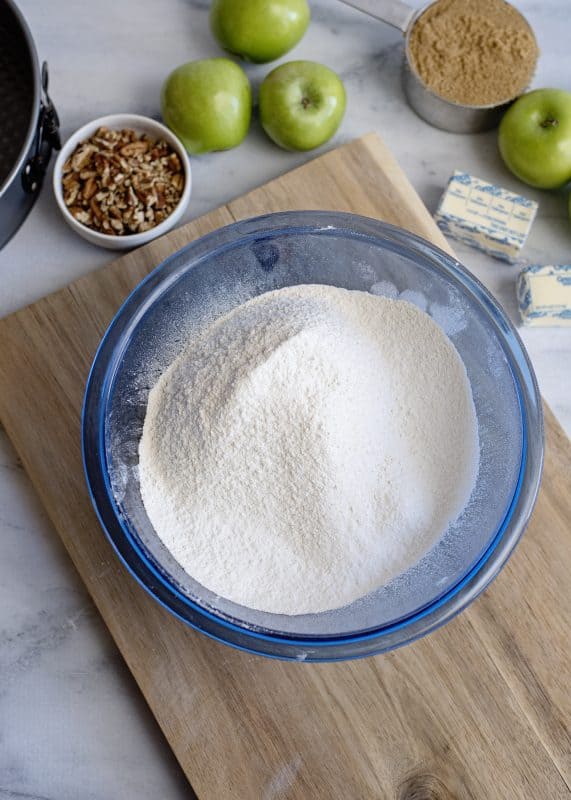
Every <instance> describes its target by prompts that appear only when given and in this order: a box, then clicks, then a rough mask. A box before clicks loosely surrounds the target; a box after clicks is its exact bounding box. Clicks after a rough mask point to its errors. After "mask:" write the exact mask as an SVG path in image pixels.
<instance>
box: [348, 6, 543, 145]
mask: <svg viewBox="0 0 571 800" xmlns="http://www.w3.org/2000/svg"><path fill="white" fill-rule="evenodd" d="M341 2H342V3H345V5H348V6H352V7H353V8H356V9H358V10H359V11H363V12H364V13H365V14H368V15H369V16H371V17H374V18H375V19H378V20H381V22H386V23H387V24H388V25H392V27H393V28H398V30H399V31H401V33H403V34H404V63H403V88H404V93H405V95H406V98H407V100H408V102H409V104H410V106H411V108H412V109H414V111H416V113H417V114H418V116H419V117H422V119H424V120H426V122H429V123H430V124H431V125H434V126H435V127H436V128H441V129H442V130H445V131H452V132H453V133H479V132H480V131H487V130H490V128H495V127H496V125H498V123H499V121H500V119H501V117H502V114H503V113H504V111H505V110H506V108H507V107H508V105H509V104H510V102H511V101H512V100H514V99H515V98H510V99H509V100H508V101H506V102H504V103H501V104H500V105H487V106H469V105H462V103H454V102H452V101H450V100H445V99H444V98H443V97H440V96H439V95H437V94H435V93H434V92H433V91H432V90H431V89H429V88H428V86H426V84H425V83H424V82H423V81H422V80H421V78H420V76H419V74H418V73H417V71H416V69H415V68H414V65H413V63H412V58H411V56H410V35H411V32H412V29H413V27H414V25H415V24H416V22H417V21H418V19H419V18H420V17H421V16H422V15H423V14H424V12H425V11H426V10H427V9H428V8H429V7H430V6H432V5H434V3H435V2H438V0H432V2H430V3H427V4H426V5H424V6H422V8H420V9H415V8H411V7H410V6H409V5H407V4H406V3H403V2H402V0H341ZM519 13H520V12H519V11H518V14H519ZM520 16H521V17H522V18H523V19H524V21H525V22H526V24H527V26H528V27H529V29H530V31H531V26H530V25H529V23H528V22H527V20H525V17H523V14H521V15H520Z"/></svg>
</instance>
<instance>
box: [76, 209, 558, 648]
mask: <svg viewBox="0 0 571 800" xmlns="http://www.w3.org/2000/svg"><path fill="white" fill-rule="evenodd" d="M342 223H344V224H342ZM359 226H360V227H361V230H358V228H359ZM367 226H368V227H369V228H370V227H371V226H372V227H373V228H376V229H377V230H376V234H377V238H378V236H379V234H380V235H384V237H385V238H388V239H392V240H393V241H394V240H396V241H397V243H398V244H399V245H400V246H401V247H405V248H407V249H409V251H410V253H411V255H413V254H414V249H415V246H416V248H420V249H421V250H422V251H425V252H424V253H423V255H424V257H425V259H426V258H427V257H428V256H432V257H433V258H434V259H436V260H437V261H438V262H439V266H440V268H441V269H442V268H445V269H446V270H448V271H449V272H450V273H451V274H452V276H453V277H454V278H455V279H456V281H457V282H459V283H460V284H461V285H462V287H463V288H464V289H465V290H467V291H468V292H469V294H471V296H472V297H474V298H475V299H476V300H478V301H479V303H480V305H481V306H482V308H483V310H484V311H486V312H487V314H488V316H489V318H491V321H492V322H493V323H494V326H495V328H496V329H497V333H498V339H499V341H500V343H501V345H502V348H503V349H504V352H505V353H506V356H507V358H508V362H509V365H510V370H511V372H512V377H513V380H514V385H515V388H516V394H517V398H518V403H519V408H520V415H521V424H522V453H521V465H520V471H519V475H518V479H517V482H516V487H515V490H514V494H513V497H512V500H511V502H510V505H509V507H508V509H507V511H506V514H505V517H504V520H503V521H502V523H501V525H500V526H499V528H498V530H497V532H496V534H495V535H494V537H493V539H492V540H491V541H490V543H489V545H488V547H487V548H486V550H485V551H484V553H483V554H482V555H481V556H480V558H478V559H477V560H476V561H475V563H473V564H472V565H471V566H470V567H469V568H468V570H467V572H466V573H465V575H464V576H463V577H462V578H461V579H460V580H459V581H457V582H456V584H454V586H452V587H450V588H449V589H448V590H446V591H445V592H443V593H442V594H441V595H439V596H437V597H436V598H435V599H434V600H433V601H431V602H429V603H428V604H425V605H424V606H423V607H421V608H419V609H416V610H415V611H414V612H411V613H410V614H408V615H407V616H406V617H404V618H402V619H399V620H396V621H392V622H391V623H389V624H387V625H383V626H380V627H377V628H372V629H367V630H366V631H358V632H355V633H349V634H342V635H338V636H327V635H325V636H320V637H317V636H308V635H307V636H306V635H298V636H297V637H294V636H292V635H289V634H286V633H280V632H277V631H275V632H274V631H268V630H264V629H255V628H251V627H245V626H244V625H240V624H237V623H236V622H233V621H231V620H229V619H228V618H227V617H223V616H219V615H218V614H216V613H214V612H213V611H211V610H210V609H207V608H205V607H203V606H201V605H199V604H198V603H196V602H194V601H193V600H191V599H190V598H189V597H187V596H186V595H185V594H183V593H182V592H180V591H179V590H178V589H177V587H176V586H174V585H173V584H172V583H171V582H170V581H169V580H168V579H166V578H165V576H164V573H162V572H160V571H158V570H157V568H156V567H155V565H154V564H153V562H152V560H151V559H149V557H148V556H147V554H146V553H145V552H144V550H143V549H142V548H141V546H140V544H139V543H138V542H137V541H136V540H135V539H134V538H133V536H132V534H131V531H130V530H129V529H128V528H127V526H126V525H124V523H123V521H122V519H121V515H120V514H119V513H117V507H116V504H115V501H114V497H113V491H112V488H111V484H110V482H109V476H108V471H107V464H106V452H105V441H104V437H105V412H106V403H105V402H103V401H104V400H105V398H107V396H108V394H109V393H108V391H107V389H108V386H109V384H110V383H112V380H113V378H114V375H115V371H114V370H112V369H111V367H112V366H113V365H114V364H115V359H114V357H113V356H114V354H115V351H116V347H117V345H118V344H120V343H122V341H123V335H122V334H123V331H120V334H121V335H120V337H119V339H118V341H117V342H116V343H115V347H114V349H113V351H112V352H111V354H110V357H109V360H108V362H107V363H106V365H105V368H104V369H105V371H104V373H103V378H102V380H101V381H100V383H101V388H100V390H99V393H98V397H97V402H96V409H97V423H98V424H97V446H96V448H95V449H96V452H97V454H98V459H97V464H96V465H95V466H96V468H98V470H99V477H100V478H101V479H102V481H103V484H104V487H105V496H104V498H103V500H104V502H106V504H107V506H108V508H107V511H108V512H109V511H110V512H111V522H112V523H113V525H112V529H111V530H110V526H109V524H108V523H106V521H105V519H104V517H103V514H102V509H101V508H100V505H99V502H100V501H99V499H98V498H97V497H96V496H95V492H94V490H93V486H92V474H91V467H92V465H91V463H90V460H89V453H88V450H89V447H90V440H89V432H88V425H87V415H88V411H89V408H88V407H89V405H90V401H91V399H92V395H93V391H94V389H93V385H94V380H95V373H96V370H97V367H98V366H99V359H100V358H101V356H102V354H103V351H104V349H105V347H106V345H107V343H108V341H109V339H110V338H111V335H112V334H113V333H114V332H115V329H116V328H117V327H118V326H119V325H120V324H121V323H123V322H124V320H123V316H124V314H125V311H126V310H127V308H128V307H129V306H131V305H133V309H132V312H131V314H130V315H129V316H128V317H126V321H125V324H124V327H126V326H127V324H128V322H129V320H130V319H132V317H133V316H134V315H136V314H137V312H138V310H139V309H140V308H141V306H142V305H143V303H144V300H145V299H146V295H145V292H144V290H145V288H146V287H147V286H148V284H149V283H151V282H152V281H153V280H154V279H155V278H156V277H157V274H158V273H159V272H161V271H166V270H167V269H168V267H169V266H170V264H171V263H172V262H173V261H174V260H176V259H178V258H180V256H181V255H182V254H183V253H184V254H189V253H191V252H192V250H193V249H199V247H202V248H204V246H205V245H206V244H208V243H209V242H210V241H212V242H213V249H216V250H221V249H226V248H227V247H229V246H232V245H233V244H234V243H235V242H236V241H237V240H238V239H243V240H244V239H245V238H248V239H249V238H260V237H262V238H263V237H264V236H266V237H267V236H271V235H275V233H276V232H278V231H279V232H280V233H281V234H288V235H291V234H309V233H320V234H338V233H339V232H343V231H345V232H346V233H348V234H349V235H350V236H351V237H355V236H359V237H361V238H365V239H366V238H371V239H373V238H375V234H374V233H372V232H371V231H368V232H364V231H363V227H367ZM244 228H247V231H244ZM233 234H235V235H234V236H233ZM221 237H222V238H226V239H227V241H225V242H224V243H223V244H221V243H220V239H221ZM426 251H428V253H426ZM204 257H205V254H204V253H203V254H202V256H201V258H200V260H202V259H203V258H204ZM194 266H195V265H194V264H193V265H190V266H183V267H180V268H179V269H178V270H176V271H175V272H173V273H172V275H170V276H168V277H170V278H171V280H172V281H173V282H174V281H175V276H177V277H176V279H178V277H180V275H181V274H182V273H186V272H187V271H188V270H189V269H193V268H194ZM166 277H167V276H166V275H165V278H166ZM159 285H161V284H157V286H156V287H155V290H158V288H159ZM139 295H140V299H139ZM135 300H138V302H137V303H135V302H134V301H135ZM146 310H148V309H146ZM145 313H146V312H145ZM514 348H515V351H514ZM514 361H515V365H516V366H517V367H518V369H519V370H520V371H521V372H522V373H523V375H524V377H525V379H526V381H525V382H526V383H527V384H528V386H529V387H531V390H532V392H531V394H530V393H529V392H528V393H527V394H526V393H525V392H524V391H523V389H522V385H521V381H520V380H519V379H518V376H517V375H516V374H515V373H514V369H513V367H514V363H513V362H514ZM524 396H526V397H527V399H528V400H531V401H532V405H533V406H534V407H535V408H536V409H537V419H536V422H535V427H536V430H535V434H536V435H535V436H534V442H533V444H534V446H535V447H536V448H538V452H537V453H536V459H537V467H536V471H535V475H534V476H532V485H531V487H528V501H527V504H526V508H525V509H524V513H523V515H522V516H521V518H520V519H519V520H518V529H517V531H516V533H515V535H512V536H511V537H510V541H509V546H508V547H504V548H503V549H501V551H499V552H498V548H499V545H500V543H501V542H502V541H503V540H504V537H505V533H506V531H507V530H508V527H509V525H510V523H511V522H512V520H513V514H514V510H515V509H516V508H517V506H518V502H519V500H520V496H521V492H522V486H523V482H524V478H525V469H526V466H527V463H528V447H529V436H528V434H529V426H528V421H527V412H526V409H525V403H524ZM81 426H82V456H83V466H84V473H85V477H86V482H87V486H88V489H89V494H90V497H91V501H92V503H93V506H94V508H95V511H96V513H97V516H98V518H99V522H100V524H101V526H102V528H103V530H104V532H105V534H106V536H107V538H108V539H109V541H110V542H111V544H112V546H113V548H114V550H115V551H116V553H117V554H118V556H119V557H120V559H121V561H122V562H123V564H124V565H125V566H126V567H127V569H128V570H129V572H130V573H131V574H132V575H133V576H134V577H135V579H136V580H137V581H138V582H139V583H140V584H141V585H142V586H143V588H144V589H145V590H146V591H147V592H148V593H149V594H150V595H151V596H152V597H153V598H154V599H155V600H157V601H158V602H159V603H161V605H163V606H164V607H165V608H166V609H167V610H168V611H170V612H171V613H172V614H174V615H175V616H176V617H178V618H179V619H181V620H182V621H183V622H185V623H186V624H189V625H190V626H191V627H194V628H196V629H197V630H200V631H202V632H203V633H206V634H207V635H209V636H211V637H212V638H214V639H216V640H218V641H221V642H223V643H226V644H231V645H233V646H234V647H237V648H238V649H241V650H246V651H248V652H252V653H258V654H259V653H262V654H263V655H268V656H272V657H278V658H284V657H285V658H287V657H288V656H287V655H285V656H284V655H283V653H282V654H280V655H277V656H276V655H275V654H272V653H271V652H266V651H264V650H263V649H260V648H256V649H251V648H249V647H245V646H243V645H240V644H237V643H236V642H234V641H232V638H228V639H226V638H223V637H221V636H219V635H216V634H214V633H212V632H211V631H209V630H207V629H205V628H203V627H201V626H200V625H199V624H197V622H196V621H191V620H190V619H188V618H187V617H186V616H185V615H184V614H183V613H181V612H180V611H179V610H177V608H175V607H173V605H172V600H173V599H176V601H177V603H176V605H177V606H178V605H179V604H182V606H183V607H187V608H189V609H191V610H192V611H193V612H195V614H197V615H198V617H199V618H200V617H203V618H204V619H205V620H210V621H212V622H213V623H214V624H215V625H216V626H221V627H222V629H224V630H225V631H228V632H229V633H235V634H238V635H240V636H243V637H246V638H251V639H253V640H256V641H257V642H260V643H263V642H266V643H268V644H277V643H279V644H280V645H282V646H283V645H287V646H290V647H292V648H296V647H300V648H307V647H311V648H317V649H319V648H325V649H327V648H335V647H339V646H343V645H348V646H350V645H351V644H357V643H359V642H366V641H375V640H378V642H379V646H378V647H375V648H374V649H371V650H370V651H367V652H366V653H358V654H356V655H352V654H351V653H350V652H349V653H347V654H343V655H342V656H340V657H335V658H334V659H329V658H328V657H327V656H326V655H325V654H324V657H321V656H319V657H317V658H308V659H307V660H339V658H341V659H343V660H344V659H346V658H351V657H360V656H362V655H369V654H371V653H374V652H382V651H383V650H384V649H386V648H383V646H382V643H381V640H382V639H383V638H386V636H387V635H388V634H390V633H394V632H397V631H399V630H401V631H404V629H407V628H410V627H411V626H412V625H413V624H415V623H418V622H419V621H421V620H423V619H426V618H427V617H429V616H430V615H434V613H435V612H439V611H440V612H441V613H440V615H439V616H438V618H437V619H434V620H432V619H431V620H430V621H429V622H428V624H427V626H426V628H425V629H422V630H421V631H420V632H418V633H416V634H414V635H412V636H410V637H408V638H406V637H403V639H402V640H400V641H399V642H397V643H396V644H392V645H391V646H390V648H388V649H393V647H398V646H401V645H402V644H406V643H408V642H410V641H413V640H415V639H417V638H420V637H421V636H423V635H425V634H426V633H428V632H429V631H432V630H434V629H435V628H437V627H439V626H440V625H442V624H444V623H445V622H447V621H449V620H450V619H451V618H452V617H453V616H455V615H456V614H457V613H459V612H460V611H461V610H463V609H464V608H465V607H466V606H467V605H468V604H469V603H471V602H472V601H473V600H474V599H475V598H476V597H477V596H478V595H479V594H480V593H481V592H482V591H483V590H484V589H485V588H486V586H487V585H488V584H489V583H490V582H491V581H492V580H493V579H494V578H495V577H496V576H497V574H498V573H499V571H500V570H501V569H502V567H503V566H504V565H505V563H506V562H507V560H508V558H509V556H510V555H511V553H512V552H513V549H514V548H515V545H516V544H517V542H518V541H519V538H520V537H521V535H522V533H523V531H524V529H525V526H526V524H527V522H528V520H529V517H530V515H531V512H532V510H533V506H534V504H535V500H536V498H537V492H538V490H539V484H540V477H541V471H542V465H543V417H542V413H541V401H540V395H539V390H538V387H537V382H536V379H535V375H534V373H533V369H532V367H531V364H530V362H529V358H528V356H527V353H526V351H525V348H524V347H523V344H522V342H521V340H520V338H519V336H518V334H517V332H516V330H515V328H514V327H513V325H512V324H511V322H510V321H509V319H508V318H507V317H506V315H505V314H504V312H503V310H502V309H501V307H500V306H499V304H498V303H497V302H496V301H495V300H494V298H493V297H492V296H491V295H490V293H489V292H488V291H487V290H486V289H485V287H484V286H483V285H482V284H481V283H480V281H478V279H477V278H476V277H475V276H473V275H472V274H471V273H470V272H469V271H468V270H467V269H466V268H465V267H462V265H461V264H460V263H459V262H458V261H457V260H456V259H455V258H453V257H452V256H451V255H449V254H448V253H446V252H445V251H443V250H441V249H440V248H438V247H437V246H435V245H434V244H432V243H431V242H428V241H427V240H425V239H423V238H422V237H420V236H417V235H416V234H412V233H410V232H408V231H406V230H404V229H402V228H399V227H397V226H394V225H390V224H389V223H386V222H381V221H379V220H376V219H374V218H369V217H364V216H360V215H356V214H350V213H346V212H328V211H297V212H279V213H274V214H266V215H263V216H260V217H255V218H251V219H245V220H240V221H238V222H234V223H231V224H229V225H227V226H224V227H223V228H219V229H217V230H215V231H212V232H211V233H208V234H206V235H205V236H203V237H200V238H199V239H196V240H194V241H192V242H191V243H189V244H188V245H186V246H185V247H184V248H182V249H181V250H179V251H177V252H176V253H173V254H171V255H170V256H168V257H167V258H166V259H165V260H164V261H163V262H161V264H159V265H158V266H157V267H156V268H155V269H154V270H152V271H151V272H150V273H149V274H148V275H147V276H146V277H145V278H144V279H143V280H142V281H141V282H140V283H139V284H137V286H136V287H135V288H134V289H133V290H132V291H131V292H130V293H129V295H128V296H127V298H126V299H125V300H124V302H123V303H122V304H121V306H120V308H119V309H118V311H117V313H116V314H115V316H114V317H113V319H112V321H111V323H110V324H109V326H108V327H107V330H106V332H105V334H104V336H103V338H102V340H101V342H100V344H99V347H98V348H97V351H96V354H95V357H94V359H93V363H92V366H91V369H90V372H89V375H88V379H87V384H86V390H85V396H84V403H83V408H82V418H81ZM121 545H123V547H122V546H121ZM125 545H126V547H125ZM124 547H125V549H124ZM494 553H495V554H496V559H495V561H494V562H492V563H490V559H491V557H492V555H494ZM128 554H130V555H134V556H135V557H136V558H135V559H134V561H131V560H130V559H129V558H128ZM486 564H488V569H487V571H486V573H485V575H484V576H482V570H483V568H484V567H485V566H486ZM476 579H478V580H477V581H476ZM157 582H158V585H157ZM469 585H472V587H471V588H472V591H468V589H469V588H470V586H469ZM463 589H466V592H465V594H464V596H463V597H462V600H461V602H458V595H459V594H460V593H461V592H462V590H463ZM454 600H455V601H456V602H455V603H454V604H453V607H452V601H454ZM169 601H170V602H169ZM446 611H448V613H446ZM290 657H291V658H295V657H296V656H295V655H292V656H290Z"/></svg>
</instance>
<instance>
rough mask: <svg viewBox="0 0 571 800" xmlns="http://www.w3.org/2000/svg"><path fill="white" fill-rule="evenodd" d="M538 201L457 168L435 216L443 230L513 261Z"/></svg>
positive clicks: (527, 231) (456, 237) (492, 253)
mask: <svg viewBox="0 0 571 800" xmlns="http://www.w3.org/2000/svg"><path fill="white" fill-rule="evenodd" d="M536 212H537V203H535V202H534V201H533V200H528V199H527V198H525V197H522V196H521V195H519V194H514V193H513V192H508V191H507V189H502V188H501V187H499V186H494V185H493V184H491V183H486V181H482V180H480V178H475V177H474V176H473V175H468V173H467V172H460V171H458V170H456V171H455V172H454V174H453V175H452V177H451V178H450V180H449V181H448V186H447V187H446V191H445V192H444V194H443V195H442V198H441V200H440V205H439V206H438V209H437V211H436V214H435V215H434V218H435V220H436V222H437V224H438V226H439V227H440V228H441V229H442V231H443V232H444V233H446V234H448V235H449V236H452V237H453V238H454V239H458V240H459V241H461V242H464V244H467V245H470V247H475V248H476V249H478V250H483V251H484V252H485V253H489V254H490V255H492V256H494V257H495V258H501V259H502V260H504V261H510V262H513V261H515V260H516V258H517V257H518V255H519V251H520V250H521V248H522V247H523V246H524V244H525V240H526V239H527V235H528V233H529V230H530V228H531V223H532V222H533V220H534V217H535V214H536Z"/></svg>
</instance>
